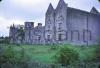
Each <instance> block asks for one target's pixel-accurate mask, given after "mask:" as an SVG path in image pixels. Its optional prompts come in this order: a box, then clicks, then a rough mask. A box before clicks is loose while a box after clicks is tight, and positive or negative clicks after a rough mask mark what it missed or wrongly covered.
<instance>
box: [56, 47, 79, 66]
mask: <svg viewBox="0 0 100 68" xmlns="http://www.w3.org/2000/svg"><path fill="white" fill-rule="evenodd" d="M56 58H57V63H60V64H62V65H63V66H67V65H70V64H71V63H73V62H75V61H77V60H78V59H79V54H78V53H77V52H76V51H74V50H73V49H70V48H68V47H67V46H62V47H61V48H60V50H59V51H58V53H57V54H56Z"/></svg>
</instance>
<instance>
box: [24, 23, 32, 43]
mask: <svg viewBox="0 0 100 68" xmlns="http://www.w3.org/2000/svg"><path fill="white" fill-rule="evenodd" d="M33 37H34V22H25V43H27V44H32V43H33V42H34V40H33Z"/></svg>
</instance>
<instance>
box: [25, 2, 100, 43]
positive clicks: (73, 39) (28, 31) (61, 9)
mask: <svg viewBox="0 0 100 68" xmlns="http://www.w3.org/2000/svg"><path fill="white" fill-rule="evenodd" d="M99 29H100V13H99V12H98V11H97V10H96V9H95V8H94V7H93V8H92V9H91V11H90V12H87V11H83V10H79V9H75V8H71V7H68V4H66V3H65V2H64V0H60V1H59V3H58V5H57V7H56V8H55V9H54V8H53V6H52V5H51V4H50V5H49V7H48V9H47V12H46V14H45V26H42V24H41V23H38V26H36V27H34V22H25V40H24V42H25V43H28V44H59V43H70V44H75V45H89V44H97V43H98V41H99V40H100V39H99V36H100V31H99Z"/></svg>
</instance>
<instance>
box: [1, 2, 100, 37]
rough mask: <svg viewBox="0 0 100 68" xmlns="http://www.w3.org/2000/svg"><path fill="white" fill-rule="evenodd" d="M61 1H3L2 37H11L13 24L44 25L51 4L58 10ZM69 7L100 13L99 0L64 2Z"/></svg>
mask: <svg viewBox="0 0 100 68" xmlns="http://www.w3.org/2000/svg"><path fill="white" fill-rule="evenodd" d="M58 1H59V0H2V2H1V3H0V36H8V35H9V28H8V27H9V26H10V25H11V24H13V23H14V24H24V22H25V21H33V22H35V25H37V22H39V23H43V25H44V21H45V13H46V10H47V8H48V5H49V3H52V5H53V7H54V8H56V6H57V4H58ZM64 1H65V2H66V3H68V6H70V7H73V8H78V9H81V10H85V11H90V10H91V8H92V7H93V6H94V7H96V9H97V10H99V11H100V3H99V2H98V1H97V0H64Z"/></svg>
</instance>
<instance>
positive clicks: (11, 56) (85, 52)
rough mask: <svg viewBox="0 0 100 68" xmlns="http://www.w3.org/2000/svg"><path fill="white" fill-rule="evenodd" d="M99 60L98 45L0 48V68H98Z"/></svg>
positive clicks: (99, 49) (9, 46) (99, 47)
mask: <svg viewBox="0 0 100 68" xmlns="http://www.w3.org/2000/svg"><path fill="white" fill-rule="evenodd" d="M99 60H100V46H99V45H98V46H88V47H87V46H72V45H67V44H65V45H62V46H61V45H50V46H47V45H20V46H16V45H10V44H9V45H8V46H4V45H3V46H0V66H1V67H3V68H66V67H68V68H98V66H99V64H100V63H99V62H100V61H99ZM55 62H56V63H55Z"/></svg>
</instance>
